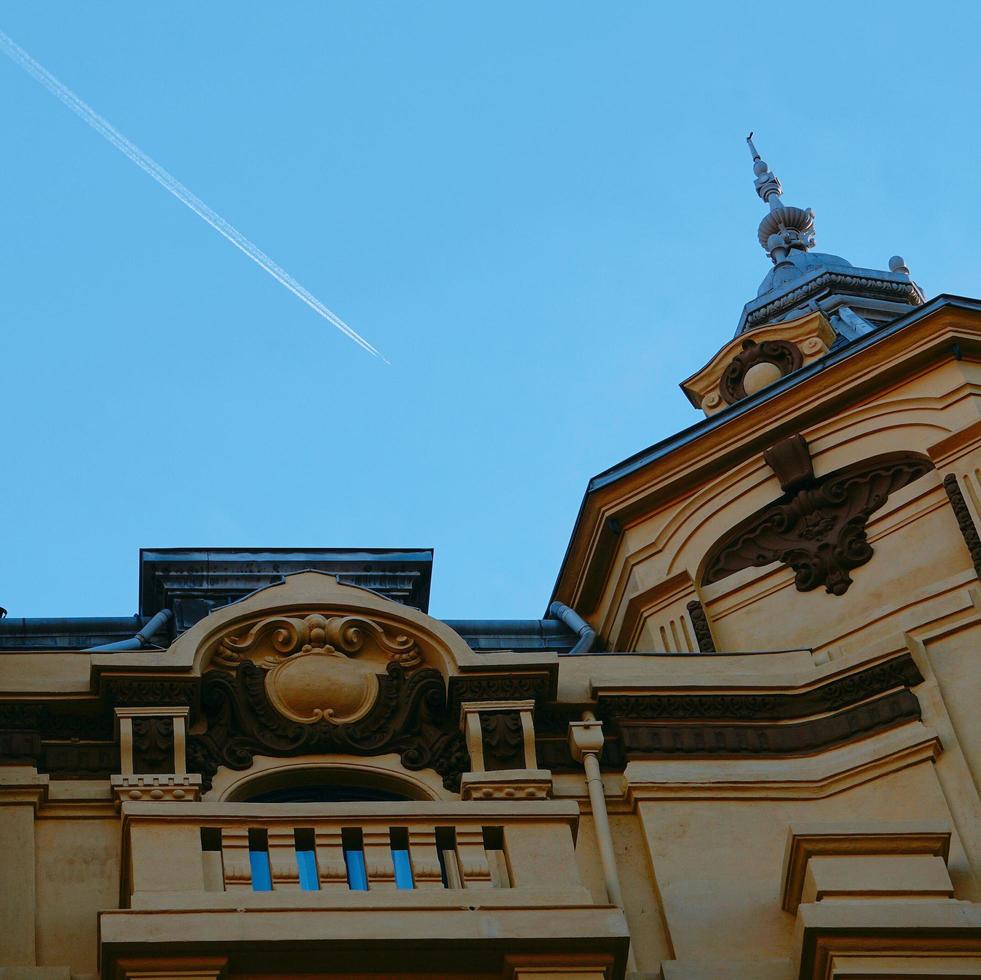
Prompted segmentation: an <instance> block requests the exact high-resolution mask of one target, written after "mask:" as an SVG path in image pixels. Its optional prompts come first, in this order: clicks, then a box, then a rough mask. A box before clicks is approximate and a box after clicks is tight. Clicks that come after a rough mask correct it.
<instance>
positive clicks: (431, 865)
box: [409, 826, 443, 889]
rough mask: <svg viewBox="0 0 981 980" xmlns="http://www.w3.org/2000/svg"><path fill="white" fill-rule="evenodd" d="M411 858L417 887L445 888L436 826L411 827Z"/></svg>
mask: <svg viewBox="0 0 981 980" xmlns="http://www.w3.org/2000/svg"><path fill="white" fill-rule="evenodd" d="M409 859H410V860H411V861H412V876H413V878H414V879H415V883H416V888H439V889H442V888H443V875H442V872H441V871H440V867H439V854H438V853H437V851H436V828H435V827H414V826H410V827H409Z"/></svg>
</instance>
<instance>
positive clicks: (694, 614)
mask: <svg viewBox="0 0 981 980" xmlns="http://www.w3.org/2000/svg"><path fill="white" fill-rule="evenodd" d="M686 608H687V610H688V618H689V619H690V620H691V625H692V627H693V628H694V630H695V640H696V642H697V643H698V649H699V651H700V652H701V653H715V642H714V640H713V639H712V631H711V630H710V629H709V624H708V617H707V616H706V615H705V608H704V607H703V606H702V604H701V603H700V602H699V601H698V600H697V599H692V601H691V602H689V603H688V605H687V606H686Z"/></svg>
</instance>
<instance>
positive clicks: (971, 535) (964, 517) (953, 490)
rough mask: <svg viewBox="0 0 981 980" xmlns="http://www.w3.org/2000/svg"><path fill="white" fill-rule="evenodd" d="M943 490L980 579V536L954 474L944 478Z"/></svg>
mask: <svg viewBox="0 0 981 980" xmlns="http://www.w3.org/2000/svg"><path fill="white" fill-rule="evenodd" d="M944 490H946V491H947V499H948V500H949V501H950V506H951V507H952V508H953V510H954V517H955V518H956V520H957V526H958V527H959V528H960V531H961V537H962V538H963V539H964V544H966V545H967V550H968V551H969V552H970V553H971V561H972V562H973V563H974V571H975V573H976V574H977V575H978V577H979V578H981V536H979V535H978V529H977V527H975V525H974V518H973V517H971V511H970V510H969V509H968V506H967V501H966V500H965V499H964V493H963V492H962V491H961V488H960V485H959V484H958V482H957V476H956V475H955V474H953V473H948V474H947V475H946V476H945V477H944Z"/></svg>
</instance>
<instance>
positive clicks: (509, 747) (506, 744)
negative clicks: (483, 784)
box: [480, 711, 525, 770]
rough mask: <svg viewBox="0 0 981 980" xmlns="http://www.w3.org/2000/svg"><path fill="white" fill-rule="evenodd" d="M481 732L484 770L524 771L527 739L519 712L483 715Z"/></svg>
mask: <svg viewBox="0 0 981 980" xmlns="http://www.w3.org/2000/svg"><path fill="white" fill-rule="evenodd" d="M480 730H481V734H482V736H483V745H484V768H485V769H487V770H495V769H523V768H524V766H525V747H524V746H525V738H524V731H523V729H522V727H521V715H520V714H519V713H518V712H517V711H499V712H494V713H492V714H481V716H480Z"/></svg>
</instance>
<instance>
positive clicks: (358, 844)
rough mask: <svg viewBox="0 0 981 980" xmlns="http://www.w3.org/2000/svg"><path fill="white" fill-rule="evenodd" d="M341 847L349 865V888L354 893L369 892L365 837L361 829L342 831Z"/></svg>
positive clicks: (349, 828)
mask: <svg viewBox="0 0 981 980" xmlns="http://www.w3.org/2000/svg"><path fill="white" fill-rule="evenodd" d="M341 846H342V847H343V848H344V863H345V864H346V865H347V886H348V888H350V889H351V891H354V892H366V891H367V890H368V869H367V868H366V867H365V863H364V837H363V836H362V834H361V828H360V827H344V828H342V829H341Z"/></svg>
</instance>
